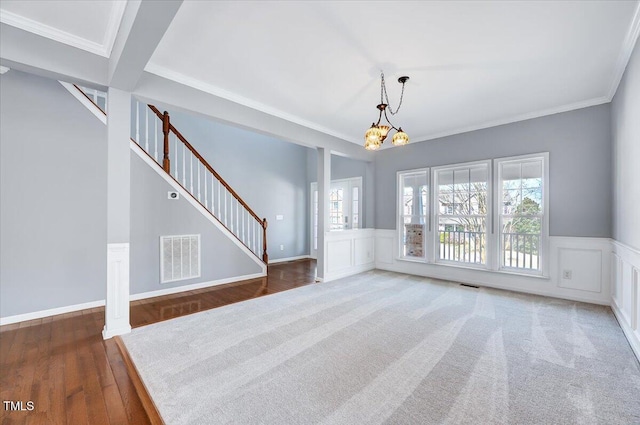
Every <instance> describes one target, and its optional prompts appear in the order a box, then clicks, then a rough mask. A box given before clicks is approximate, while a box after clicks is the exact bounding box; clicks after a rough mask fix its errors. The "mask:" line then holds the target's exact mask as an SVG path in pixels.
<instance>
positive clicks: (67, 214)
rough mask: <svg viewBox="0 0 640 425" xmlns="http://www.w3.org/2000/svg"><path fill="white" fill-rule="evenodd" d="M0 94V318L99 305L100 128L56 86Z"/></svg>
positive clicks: (20, 79) (2, 86) (24, 80)
mask: <svg viewBox="0 0 640 425" xmlns="http://www.w3.org/2000/svg"><path fill="white" fill-rule="evenodd" d="M0 93H1V94H2V95H1V96H0V101H1V103H0V121H1V123H2V125H1V126H0V234H1V235H2V236H1V238H0V241H1V242H0V316H2V317H6V316H12V315H16V314H23V313H29V312H33V311H39V310H45V309H51V308H56V307H63V306H68V305H73V304H79V303H85V302H89V301H96V300H103V299H104V298H105V293H106V277H105V276H106V246H107V239H106V236H107V233H106V232H107V231H106V223H107V216H106V213H107V199H106V185H107V181H106V165H107V164H106V129H105V126H104V124H102V123H101V122H100V121H99V120H98V119H96V118H95V117H94V116H93V115H92V114H91V113H90V112H89V111H88V110H87V109H86V108H85V107H84V106H82V105H81V104H80V103H79V102H78V101H77V100H76V99H75V98H73V97H72V96H71V95H70V94H69V93H68V92H67V91H66V90H65V89H64V88H63V87H62V86H61V85H60V84H59V83H58V82H56V81H54V80H49V79H45V78H41V77H36V76H33V75H29V74H25V73H21V72H18V71H15V70H10V71H9V72H7V73H6V74H4V75H2V76H0Z"/></svg>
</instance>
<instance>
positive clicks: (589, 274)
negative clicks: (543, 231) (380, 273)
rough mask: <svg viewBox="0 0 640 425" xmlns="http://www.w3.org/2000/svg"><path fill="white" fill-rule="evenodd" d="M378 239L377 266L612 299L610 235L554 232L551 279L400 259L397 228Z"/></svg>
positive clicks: (590, 299) (583, 298) (552, 293)
mask: <svg viewBox="0 0 640 425" xmlns="http://www.w3.org/2000/svg"><path fill="white" fill-rule="evenodd" d="M375 239H376V241H375V247H376V249H375V252H376V268H377V269H382V270H391V271H397V272H401V273H410V274H414V275H419V276H427V277H433V278H437V279H443V280H449V281H454V282H462V283H470V284H474V285H480V286H488V287H492V288H500V289H509V290H513V291H519V292H527V293H531V294H538V295H546V296H551V297H556V298H564V299H569V300H577V301H585V302H590V303H596V304H604V305H609V304H610V302H611V296H610V271H609V270H610V262H609V256H610V255H611V254H610V253H611V240H610V239H608V238H574V237H564V236H551V237H550V238H549V242H550V246H549V251H550V258H549V276H548V277H539V276H526V275H522V274H515V273H504V272H496V271H489V270H477V269H472V268H464V267H453V266H448V265H441V264H426V263H422V262H416V261H407V260H400V259H398V249H397V247H398V241H397V232H396V231H395V230H381V229H378V230H376V235H375ZM564 270H570V271H571V279H563V274H562V272H563V271H564Z"/></svg>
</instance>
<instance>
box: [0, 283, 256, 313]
mask: <svg viewBox="0 0 640 425" xmlns="http://www.w3.org/2000/svg"><path fill="white" fill-rule="evenodd" d="M265 276H266V273H254V274H248V275H244V276H237V277H230V278H224V279H218V280H212V281H209V282H200V283H194V284H191V285H184V286H176V287H174V288H166V289H159V290H157V291H149V292H142V293H139V294H131V295H130V296H129V301H138V300H143V299H147V298H153V297H159V296H162V295H171V294H177V293H180V292H186V291H193V290H196V289H202V288H208V287H210V286H217V285H225V284H227V283H233V282H238V281H242V280H250V279H259V278H261V277H265ZM104 305H105V300H98V301H91V302H87V303H82V304H74V305H68V306H64V307H56V308H51V309H48V310H40V311H34V312H31V313H24V314H16V315H15V316H7V317H0V326H4V325H10V324H12V323H19V322H26V321H28V320H34V319H42V318H43V317H49V316H57V315H60V314H65V313H72V312H74V311H80V310H87V309H90V308H96V307H104Z"/></svg>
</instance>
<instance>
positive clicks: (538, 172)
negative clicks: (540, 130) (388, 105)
mask: <svg viewBox="0 0 640 425" xmlns="http://www.w3.org/2000/svg"><path fill="white" fill-rule="evenodd" d="M548 162H549V154H548V153H541V154H533V155H523V156H518V157H510V158H498V159H495V160H493V161H491V160H487V161H477V162H472V163H464V164H454V165H446V166H439V167H434V168H432V169H431V170H429V169H426V168H423V169H418V170H407V171H400V172H398V219H397V220H398V223H397V231H398V241H399V257H400V259H405V260H415V261H422V262H428V263H439V264H448V265H457V266H465V267H475V268H482V269H487V270H494V271H505V272H515V273H525V274H538V275H543V276H546V273H547V267H546V264H547V261H546V257H545V256H546V252H547V251H548V250H547V246H548V243H549V242H548V240H549V212H548V205H549V203H548V190H547V184H548V183H547V181H548V179H549V178H548V172H549V171H548ZM429 176H430V177H431V179H430V180H429Z"/></svg>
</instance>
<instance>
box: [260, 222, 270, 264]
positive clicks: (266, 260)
mask: <svg viewBox="0 0 640 425" xmlns="http://www.w3.org/2000/svg"><path fill="white" fill-rule="evenodd" d="M262 261H264V263H265V264H267V265H268V264H269V254H267V219H266V218H263V219H262Z"/></svg>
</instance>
